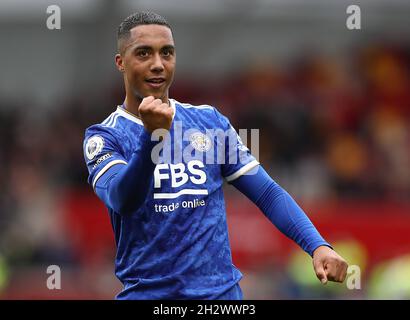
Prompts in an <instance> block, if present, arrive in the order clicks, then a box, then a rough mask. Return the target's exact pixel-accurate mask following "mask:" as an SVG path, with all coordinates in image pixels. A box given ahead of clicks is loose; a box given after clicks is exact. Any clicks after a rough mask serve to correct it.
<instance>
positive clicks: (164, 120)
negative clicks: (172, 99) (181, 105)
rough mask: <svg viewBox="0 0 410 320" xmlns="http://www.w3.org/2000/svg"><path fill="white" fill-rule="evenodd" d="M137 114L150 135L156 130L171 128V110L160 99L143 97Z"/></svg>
mask: <svg viewBox="0 0 410 320" xmlns="http://www.w3.org/2000/svg"><path fill="white" fill-rule="evenodd" d="M138 113H139V115H140V117H141V120H142V122H143V123H144V127H145V129H147V130H148V131H149V132H150V133H152V132H154V131H155V130H156V129H166V130H169V129H170V128H171V123H172V114H173V109H172V108H170V106H169V105H168V104H166V103H163V102H162V100H161V99H155V98H154V97H153V96H149V97H145V98H144V99H143V100H142V102H141V104H140V105H139V107H138Z"/></svg>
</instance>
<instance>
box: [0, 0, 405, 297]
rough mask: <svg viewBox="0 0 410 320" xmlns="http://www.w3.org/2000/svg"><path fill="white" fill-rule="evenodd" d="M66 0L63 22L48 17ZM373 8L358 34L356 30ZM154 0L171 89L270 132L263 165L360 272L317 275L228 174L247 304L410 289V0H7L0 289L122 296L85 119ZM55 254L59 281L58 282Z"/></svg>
mask: <svg viewBox="0 0 410 320" xmlns="http://www.w3.org/2000/svg"><path fill="white" fill-rule="evenodd" d="M50 4H57V5H59V6H60V8H61V14H62V20H61V23H62V29H61V30H54V31H50V30H48V29H47V28H46V19H47V14H46V8H47V6H48V5H50ZM350 4H357V5H359V6H360V8H361V14H362V21H361V24H362V29H361V30H353V31H352V30H348V29H347V28H346V19H347V16H348V15H347V14H346V8H347V6H348V5H350ZM143 9H151V10H153V11H156V12H158V13H160V14H162V15H164V16H165V17H166V18H167V19H168V20H169V21H170V23H171V24H172V25H173V28H174V36H175V40H176V45H177V74H176V79H175V82H174V86H173V87H172V89H171V97H173V98H175V99H177V100H180V101H184V102H190V103H201V104H203V103H206V104H213V105H215V106H217V107H218V108H219V109H220V110H221V111H222V112H223V113H225V114H226V115H227V116H229V117H230V119H231V121H232V123H233V124H234V126H235V127H236V128H248V129H251V128H259V129H260V161H261V162H262V164H263V165H264V166H265V168H267V170H268V171H269V172H270V173H271V175H272V176H273V177H274V178H275V180H276V181H277V182H278V183H280V184H281V185H282V186H283V187H284V188H285V189H287V190H288V191H289V192H290V193H291V194H292V195H293V196H294V197H295V198H296V199H297V201H298V202H299V203H300V204H301V205H302V207H303V208H304V209H305V210H306V212H307V213H308V215H309V217H310V218H311V219H312V221H313V222H314V223H315V225H316V226H317V227H318V229H319V231H320V232H321V233H322V234H323V235H324V236H325V237H326V238H327V239H328V240H329V241H330V242H331V243H332V244H333V245H334V247H335V248H336V249H337V250H338V251H339V252H340V253H341V254H342V255H344V256H345V258H346V259H347V260H348V262H349V263H350V264H356V265H358V266H359V267H360V270H361V289H360V290H348V289H347V288H346V285H338V284H331V283H329V284H328V285H327V286H325V287H322V286H321V285H320V283H319V281H317V280H316V279H315V276H314V274H313V268H312V267H311V261H310V258H309V256H308V255H307V254H305V253H304V252H303V251H301V250H300V249H298V248H297V247H296V245H295V244H293V243H292V242H291V241H290V240H288V239H286V238H285V237H284V236H282V235H281V234H280V233H279V232H278V231H277V230H276V229H275V228H274V227H273V226H272V225H270V223H269V222H268V220H267V219H266V218H265V217H264V216H263V214H262V213H261V212H259V211H258V210H257V208H256V207H255V206H254V205H253V204H252V203H251V202H250V201H248V200H247V199H246V198H244V197H243V196H242V195H241V194H240V193H239V192H237V191H236V190H234V189H233V188H232V187H231V186H226V188H225V191H226V198H227V207H228V222H229V227H230V240H231V244H232V248H233V255H234V263H235V264H236V265H237V266H239V267H240V269H241V270H242V272H243V273H244V275H245V277H244V279H243V280H242V281H241V285H242V287H243V291H244V293H245V298H247V299H299V298H331V299H340V298H344V299H393V298H398V299H401V298H405V299H408V298H410V117H409V116H410V105H409V104H410V40H409V39H410V28H409V21H410V2H408V1H405V0H402V1H400V0H390V1H388V0H385V1H382V0H366V1H344V0H340V1H329V0H320V1H319V0H311V1H303V0H291V1H290V0H287V1H285V0H254V1H245V0H236V1H234V0H224V1H221V0H206V1H199V0H196V1H193V0H191V1H182V0H170V1H161V0H140V1H137V0H135V1H131V0H121V1H110V0H105V1H104V0H102V1H100V0H75V1H74V0H71V1H68V0H66V1H62V0H60V1H57V0H55V1H44V0H39V1H28V0H2V1H1V2H0V25H1V28H0V43H1V46H2V50H0V65H1V69H0V159H1V164H2V165H1V166H0V180H1V183H0V299H112V298H113V297H114V296H115V294H116V293H117V292H118V290H119V289H120V283H119V282H118V281H117V280H116V278H115V276H114V264H113V261H114V240H113V235H112V231H111V227H110V225H109V219H108V215H106V214H105V213H106V211H105V209H104V207H103V205H102V204H101V203H100V202H99V201H98V199H97V198H96V196H95V195H94V194H93V192H92V190H91V188H90V187H89V186H88V185H87V183H86V178H87V171H86V167H85V164H84V160H83V156H82V141H83V133H84V129H85V128H86V127H87V126H89V125H90V124H92V123H96V122H100V121H102V120H103V119H104V118H105V116H106V115H107V114H109V113H110V112H111V111H112V110H114V108H115V106H116V105H117V104H121V103H122V99H123V97H124V92H123V86H122V79H121V77H120V75H119V74H118V72H117V71H116V69H115V65H114V60H113V57H114V54H115V50H116V29H117V26H118V25H119V23H120V22H121V21H122V19H123V18H125V17H126V16H128V15H129V14H130V13H132V12H134V11H139V10H143ZM49 265H59V266H60V267H61V270H62V283H61V285H62V289H61V290H54V291H50V290H48V289H47V287H46V279H47V277H48V274H46V269H47V267H48V266H49Z"/></svg>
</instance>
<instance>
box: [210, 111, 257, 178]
mask: <svg viewBox="0 0 410 320" xmlns="http://www.w3.org/2000/svg"><path fill="white" fill-rule="evenodd" d="M215 111H216V114H217V117H218V118H219V121H220V123H221V126H222V128H223V130H224V131H225V153H224V157H225V161H224V163H223V164H222V167H221V169H222V176H223V177H224V178H225V179H226V181H227V182H231V181H233V180H235V179H237V178H239V177H240V176H242V175H244V174H249V173H250V171H251V169H253V168H254V167H256V166H257V165H259V161H258V160H257V159H256V158H255V157H254V156H253V155H252V153H251V151H250V150H249V148H248V147H247V146H245V145H244V144H243V142H242V139H241V137H240V136H239V134H238V133H237V131H236V130H235V129H234V127H233V126H232V125H231V123H230V122H229V120H228V118H227V117H225V116H224V115H222V114H221V113H219V112H218V111H217V110H215ZM252 172H253V171H252Z"/></svg>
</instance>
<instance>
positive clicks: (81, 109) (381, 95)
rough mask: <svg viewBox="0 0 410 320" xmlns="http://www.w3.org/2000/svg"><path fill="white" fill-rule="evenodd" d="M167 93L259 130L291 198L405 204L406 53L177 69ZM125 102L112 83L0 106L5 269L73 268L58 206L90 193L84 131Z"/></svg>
mask: <svg viewBox="0 0 410 320" xmlns="http://www.w3.org/2000/svg"><path fill="white" fill-rule="evenodd" d="M96 81H98V79H96ZM170 96H171V97H172V98H175V99H176V100H178V101H181V102H188V103H192V104H211V105H215V106H216V107H217V108H218V109H219V110H220V111H221V112H222V113H224V114H225V115H227V116H228V117H229V118H230V120H231V122H232V124H233V125H234V127H235V128H237V129H239V128H242V129H246V128H247V129H252V128H258V129H259V132H260V137H259V144H260V147H259V160H260V162H261V163H262V164H263V165H264V166H265V168H266V169H267V171H269V172H270V174H271V175H272V177H273V178H274V179H276V180H277V181H278V182H279V183H280V184H281V185H282V186H283V187H284V188H285V189H287V190H288V191H289V192H290V193H291V194H292V195H294V196H295V197H296V198H297V199H302V200H311V201H321V200H324V199H326V200H328V199H332V200H344V199H357V200H361V199H367V200H372V199H377V200H380V199H384V200H386V201H399V202H404V201H408V200H409V199H410V105H409V104H410V48H407V47H397V46H394V45H393V46H386V45H384V46H377V45H369V46H365V47H361V48H356V49H352V50H351V52H348V53H346V54H340V55H330V54H323V53H321V52H309V53H303V54H301V55H300V57H299V58H298V59H295V60H294V61H291V62H289V63H287V64H285V65H282V64H281V65H279V64H276V63H275V61H271V60H270V59H268V58H266V57H263V58H262V57H261V58H257V59H252V60H250V61H249V62H248V63H246V64H244V65H242V66H240V67H239V66H238V69H237V70H236V71H235V72H234V73H230V74H227V75H225V76H223V77H216V76H215V77H211V76H206V77H203V76H200V75H197V76H193V75H190V76H186V75H185V74H181V75H179V74H178V72H177V75H176V79H175V83H174V85H173V87H172V88H171V92H170ZM123 98H124V91H123V87H122V83H113V87H112V88H107V90H104V92H100V93H98V94H93V93H90V94H86V93H84V94H83V95H79V96H76V97H62V99H61V101H55V102H54V104H55V105H56V106H57V105H58V107H56V108H55V109H52V110H47V112H38V110H36V106H35V105H32V103H31V102H30V101H24V102H21V101H19V102H18V103H16V102H13V101H1V100H0V133H1V134H0V146H1V148H0V159H1V162H2V165H1V166H0V180H1V184H0V258H1V256H2V257H3V258H4V259H6V260H7V261H8V263H9V265H13V266H17V267H18V266H19V265H21V266H23V265H24V266H26V265H30V264H36V263H41V262H42V261H48V260H50V259H53V261H56V262H58V263H62V264H65V265H72V266H76V265H78V264H79V262H78V261H76V258H75V256H73V253H72V248H71V247H70V243H71V240H72V238H71V237H72V235H70V234H69V233H68V234H67V233H64V232H63V231H62V230H64V226H63V224H64V221H63V218H62V216H63V214H64V212H63V210H62V208H61V207H60V206H59V203H60V202H59V199H61V197H63V196H64V194H65V193H66V192H68V191H71V190H77V191H78V190H79V191H80V192H91V188H90V186H88V185H87V181H86V180H87V176H88V173H87V170H86V167H85V164H84V159H83V153H82V144H83V134H84V130H85V128H86V127H87V126H89V125H91V124H93V123H98V122H101V121H102V120H103V119H105V117H106V116H107V115H108V114H109V113H111V112H112V111H113V110H114V109H115V107H116V105H118V104H121V103H122V101H123ZM3 104H7V107H5V106H2V105H3ZM109 261H110V262H112V257H110V258H109ZM0 269H1V268H0ZM0 274H1V270H0ZM0 278H1V277H0ZM0 284H1V281H0ZM0 287H1V285H0Z"/></svg>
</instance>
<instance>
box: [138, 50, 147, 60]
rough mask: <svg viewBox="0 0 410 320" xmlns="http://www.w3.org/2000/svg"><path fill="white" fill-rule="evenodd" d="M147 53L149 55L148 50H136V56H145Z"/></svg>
mask: <svg viewBox="0 0 410 320" xmlns="http://www.w3.org/2000/svg"><path fill="white" fill-rule="evenodd" d="M148 55H149V52H148V50H138V51H137V56H138V57H140V58H146V57H148Z"/></svg>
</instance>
